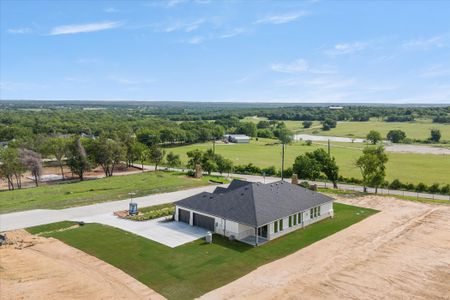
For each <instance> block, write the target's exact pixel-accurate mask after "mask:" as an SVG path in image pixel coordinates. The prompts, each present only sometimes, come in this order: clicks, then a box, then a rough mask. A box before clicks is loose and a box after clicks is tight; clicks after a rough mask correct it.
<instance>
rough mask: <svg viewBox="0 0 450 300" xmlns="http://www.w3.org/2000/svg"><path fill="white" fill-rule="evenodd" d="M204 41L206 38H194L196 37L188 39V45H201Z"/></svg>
mask: <svg viewBox="0 0 450 300" xmlns="http://www.w3.org/2000/svg"><path fill="white" fill-rule="evenodd" d="M204 41H205V38H204V37H201V36H194V37H191V38H189V39H187V40H186V43H188V44H193V45H195V44H201V43H203V42H204Z"/></svg>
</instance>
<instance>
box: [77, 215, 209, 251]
mask: <svg viewBox="0 0 450 300" xmlns="http://www.w3.org/2000/svg"><path fill="white" fill-rule="evenodd" d="M165 220H166V219H165V218H159V219H155V220H149V221H130V220H124V219H121V218H118V217H116V216H114V215H113V214H111V213H107V214H101V215H96V216H90V217H84V218H77V219H76V220H75V219H73V220H72V221H83V222H85V223H100V224H104V225H109V226H112V227H116V228H119V229H122V230H125V231H128V232H131V233H134V234H136V235H139V236H142V237H145V238H147V239H150V240H152V241H155V242H157V243H160V244H163V245H166V246H169V247H171V248H175V247H178V246H180V245H183V244H186V243H190V242H192V241H195V240H198V239H200V238H203V237H204V236H206V233H207V232H208V230H206V229H203V228H200V227H194V226H190V225H188V224H186V223H182V222H175V221H165Z"/></svg>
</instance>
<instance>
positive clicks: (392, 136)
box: [386, 129, 406, 143]
mask: <svg viewBox="0 0 450 300" xmlns="http://www.w3.org/2000/svg"><path fill="white" fill-rule="evenodd" d="M386 137H387V139H388V140H390V141H391V142H393V143H400V142H402V141H403V140H404V139H405V138H406V133H405V132H404V131H402V130H400V129H394V130H389V132H388V134H387V136H386Z"/></svg>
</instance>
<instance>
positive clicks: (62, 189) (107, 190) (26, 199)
mask: <svg viewBox="0 0 450 300" xmlns="http://www.w3.org/2000/svg"><path fill="white" fill-rule="evenodd" d="M209 179H211V177H204V178H202V179H194V178H190V177H187V176H185V175H184V174H180V173H173V172H146V173H141V174H132V175H121V176H113V177H109V178H102V179H96V180H87V181H83V182H75V183H61V184H55V185H43V186H40V187H37V188H27V189H22V190H14V191H3V192H0V213H2V214H3V213H8V212H13V211H21V210H28V209H37V208H47V209H61V208H67V207H72V206H81V205H88V204H93V203H98V202H105V201H112V200H121V199H127V198H129V196H128V193H129V192H135V193H136V196H135V197H139V196H144V195H149V194H156V193H165V192H172V191H176V190H181V189H187V188H192V187H197V186H202V185H206V184H208V180H209Z"/></svg>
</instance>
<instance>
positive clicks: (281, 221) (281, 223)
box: [279, 219, 283, 231]
mask: <svg viewBox="0 0 450 300" xmlns="http://www.w3.org/2000/svg"><path fill="white" fill-rule="evenodd" d="M279 222H280V231H283V219H281V220H280V221H279Z"/></svg>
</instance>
